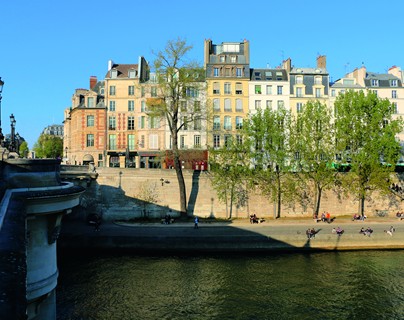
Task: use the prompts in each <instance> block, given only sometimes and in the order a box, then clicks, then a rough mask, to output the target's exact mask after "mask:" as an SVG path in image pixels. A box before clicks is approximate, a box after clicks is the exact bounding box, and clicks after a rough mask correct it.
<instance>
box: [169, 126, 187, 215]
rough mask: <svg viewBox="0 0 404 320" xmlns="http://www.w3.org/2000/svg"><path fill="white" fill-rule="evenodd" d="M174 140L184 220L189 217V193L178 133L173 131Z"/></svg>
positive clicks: (176, 169)
mask: <svg viewBox="0 0 404 320" xmlns="http://www.w3.org/2000/svg"><path fill="white" fill-rule="evenodd" d="M171 134H172V139H173V148H172V150H173V157H174V168H175V173H176V174H177V180H178V188H179V194H180V215H181V217H182V218H186V217H187V216H188V212H187V192H186V187H185V181H184V174H183V173H182V164H181V161H180V155H179V153H178V136H177V132H176V131H175V130H174V131H173V130H172V131H171Z"/></svg>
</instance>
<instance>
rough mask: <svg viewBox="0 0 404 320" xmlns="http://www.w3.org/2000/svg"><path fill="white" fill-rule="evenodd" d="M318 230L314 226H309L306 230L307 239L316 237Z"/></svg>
mask: <svg viewBox="0 0 404 320" xmlns="http://www.w3.org/2000/svg"><path fill="white" fill-rule="evenodd" d="M316 233H317V232H316V230H315V229H314V228H311V229H310V228H308V229H307V230H306V236H307V239H309V240H310V239H311V238H315V237H316Z"/></svg>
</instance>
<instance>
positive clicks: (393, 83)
mask: <svg viewBox="0 0 404 320" xmlns="http://www.w3.org/2000/svg"><path fill="white" fill-rule="evenodd" d="M397 86H398V84H397V80H396V79H393V80H390V87H397Z"/></svg>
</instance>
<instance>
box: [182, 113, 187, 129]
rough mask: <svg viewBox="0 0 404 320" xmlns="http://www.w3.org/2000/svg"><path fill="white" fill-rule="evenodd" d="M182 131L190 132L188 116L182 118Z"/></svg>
mask: <svg viewBox="0 0 404 320" xmlns="http://www.w3.org/2000/svg"><path fill="white" fill-rule="evenodd" d="M182 124H183V126H182V130H188V117H187V116H183V117H182Z"/></svg>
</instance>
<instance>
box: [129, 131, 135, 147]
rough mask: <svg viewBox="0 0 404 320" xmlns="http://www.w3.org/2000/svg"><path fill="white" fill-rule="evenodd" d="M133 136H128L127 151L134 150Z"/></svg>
mask: <svg viewBox="0 0 404 320" xmlns="http://www.w3.org/2000/svg"><path fill="white" fill-rule="evenodd" d="M135 141H136V140H135V135H134V134H128V149H129V150H135Z"/></svg>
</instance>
